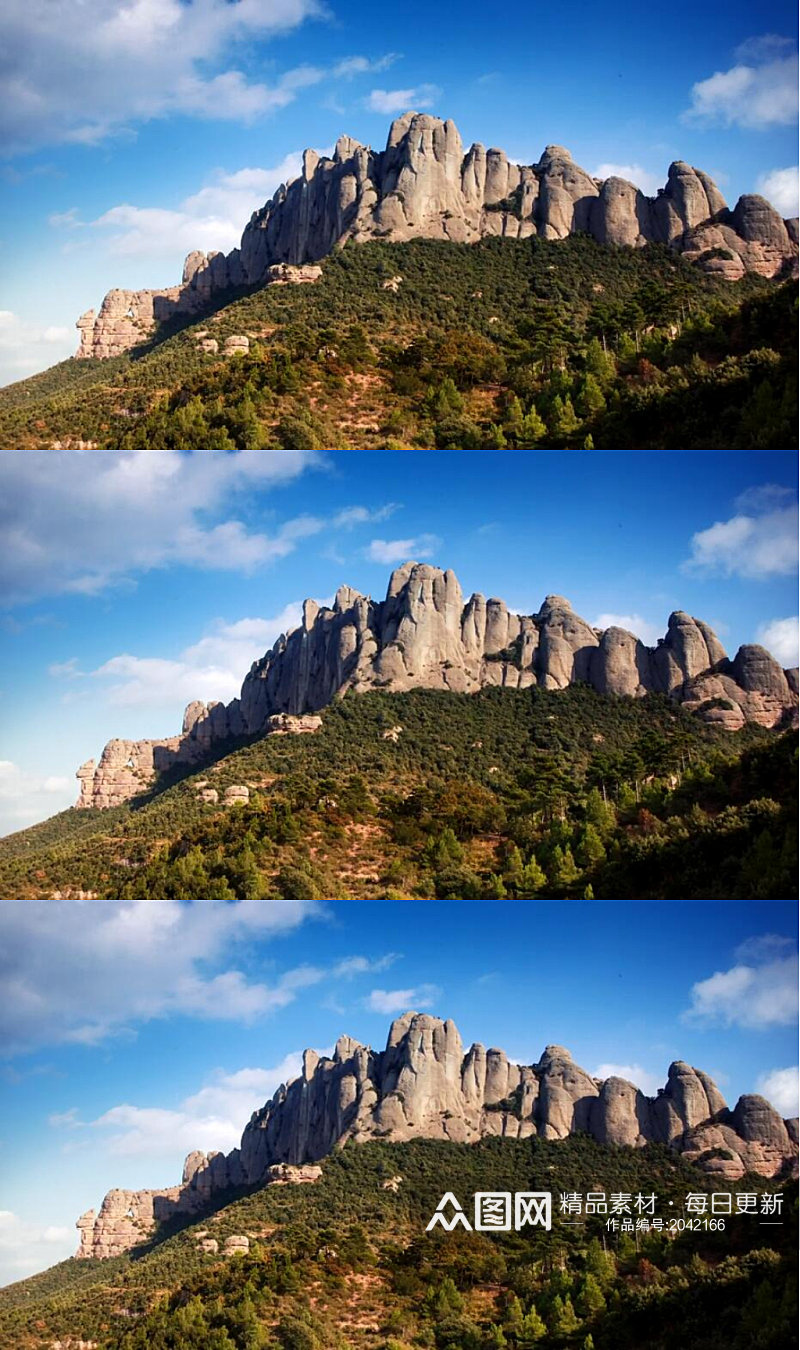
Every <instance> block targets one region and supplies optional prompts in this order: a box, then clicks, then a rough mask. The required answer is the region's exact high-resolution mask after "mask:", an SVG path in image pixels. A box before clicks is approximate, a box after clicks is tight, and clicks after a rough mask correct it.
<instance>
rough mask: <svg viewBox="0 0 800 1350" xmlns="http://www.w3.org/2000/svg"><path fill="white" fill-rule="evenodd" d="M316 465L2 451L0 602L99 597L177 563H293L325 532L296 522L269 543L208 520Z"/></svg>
mask: <svg viewBox="0 0 800 1350" xmlns="http://www.w3.org/2000/svg"><path fill="white" fill-rule="evenodd" d="M320 462H321V461H320V460H319V457H318V456H316V455H314V454H310V453H306V452H293V453H292V454H291V455H287V454H286V453H285V452H283V451H253V452H250V451H242V452H241V453H239V454H231V455H228V454H224V453H218V452H216V451H208V452H206V453H198V454H193V455H184V454H181V453H179V452H177V451H174V452H173V451H159V453H158V454H157V455H154V454H151V453H150V452H148V451H133V452H129V453H119V454H114V455H107V454H104V453H102V452H97V451H77V450H69V451H55V450H50V451H26V452H25V453H24V454H17V453H16V452H14V451H4V452H0V482H1V483H2V493H0V530H2V533H3V535H4V538H5V543H6V546H5V548H4V550H3V553H2V556H1V557H0V594H2V596H3V600H4V602H5V603H6V604H12V603H15V602H19V601H24V600H27V599H31V598H34V597H37V596H41V595H45V594H63V593H64V592H77V593H80V594H97V593H99V592H100V591H103V590H104V589H105V588H107V587H108V586H110V585H112V584H114V583H117V582H119V581H121V580H122V579H124V578H126V577H130V576H132V575H134V574H136V573H140V572H146V571H149V570H152V569H153V568H159V567H164V566H167V565H168V564H171V563H180V564H183V565H188V566H194V567H198V568H203V569H207V568H210V569H221V570H229V571H245V572H246V571H250V570H252V569H253V568H255V567H259V566H264V565H265V564H267V563H269V562H272V561H274V560H275V559H277V558H283V557H286V556H287V555H288V554H290V553H292V552H293V550H294V549H295V548H296V546H297V543H298V542H299V540H301V539H304V538H308V537H309V536H310V535H311V534H315V533H317V532H318V531H319V530H321V529H322V528H323V522H321V521H317V520H316V519H315V518H313V517H309V516H300V517H297V518H296V519H294V520H289V521H286V522H285V523H284V524H283V525H281V526H280V527H278V528H277V529H276V530H275V531H274V532H273V533H272V534H266V533H264V532H263V531H260V530H253V529H250V528H249V527H248V526H246V525H245V524H243V523H242V521H241V520H238V519H236V518H229V519H225V520H223V521H222V522H220V523H218V524H214V525H211V524H209V523H208V516H209V514H210V513H212V512H215V513H216V514H217V515H220V514H221V513H222V512H223V511H225V510H226V509H227V508H228V507H229V504H230V503H231V501H235V500H237V499H238V498H239V497H240V496H241V498H242V500H246V499H247V497H248V496H251V495H252V493H253V492H254V491H259V490H260V491H263V490H264V489H266V488H268V487H270V486H272V485H273V484H279V483H283V482H287V481H290V480H291V479H292V478H295V477H297V476H298V475H299V474H300V473H302V472H303V471H304V470H305V469H307V468H309V467H311V466H315V465H317V464H318V463H320Z"/></svg>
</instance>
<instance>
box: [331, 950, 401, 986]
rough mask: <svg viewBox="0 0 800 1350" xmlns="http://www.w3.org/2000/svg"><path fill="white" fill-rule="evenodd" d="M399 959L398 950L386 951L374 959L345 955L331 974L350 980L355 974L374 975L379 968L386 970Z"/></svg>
mask: <svg viewBox="0 0 800 1350" xmlns="http://www.w3.org/2000/svg"><path fill="white" fill-rule="evenodd" d="M399 959H400V953H399V952H387V953H386V955H385V956H381V957H378V958H377V960H374V961H371V960H370V959H369V957H366V956H346V957H345V958H344V960H343V961H339V962H338V963H337V964H336V965H335V966H334V967H333V971H332V974H333V975H335V976H336V978H337V979H340V980H352V979H354V978H355V976H357V975H375V974H377V972H378V971H380V970H388V968H389V966H393V965H394V963H395V961H399Z"/></svg>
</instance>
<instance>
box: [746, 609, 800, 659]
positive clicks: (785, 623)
mask: <svg viewBox="0 0 800 1350" xmlns="http://www.w3.org/2000/svg"><path fill="white" fill-rule="evenodd" d="M756 637H757V639H758V641H759V642H760V644H761V646H762V647H766V649H767V651H768V652H772V655H773V656H774V657H775V660H776V661H779V662H780V664H781V665H782V666H783V668H784V670H788V669H789V668H790V667H792V666H796V665H797V659H798V651H799V650H800V618H798V616H797V615H795V616H794V618H791V619H770V621H769V623H762V624H761V625H760V627H759V628H758V630H757V632H756Z"/></svg>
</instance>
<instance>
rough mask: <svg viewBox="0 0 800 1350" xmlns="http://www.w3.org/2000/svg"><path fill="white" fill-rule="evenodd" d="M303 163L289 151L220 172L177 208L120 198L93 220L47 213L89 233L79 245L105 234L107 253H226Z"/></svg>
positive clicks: (53, 222)
mask: <svg viewBox="0 0 800 1350" xmlns="http://www.w3.org/2000/svg"><path fill="white" fill-rule="evenodd" d="M301 167H302V154H301V153H300V151H293V152H292V153H291V154H288V155H286V157H285V158H284V159H283V160H282V161H281V163H280V164H278V165H276V166H275V168H271V169H264V168H244V169H237V170H236V171H235V172H234V173H223V172H219V173H217V175H216V176H215V177H214V178H213V180H212V181H211V182H210V183H209V184H207V185H206V186H205V187H202V188H200V189H199V191H198V192H195V193H193V194H192V195H191V196H189V197H186V198H185V199H184V200H183V201H182V202H181V203H180V205H179V206H178V208H177V209H176V210H168V209H166V208H164V207H155V206H134V205H132V204H131V203H129V202H123V203H121V204H120V205H118V206H112V207H110V208H109V209H108V210H107V211H104V212H103V214H102V215H101V216H98V217H97V219H96V220H92V221H89V222H82V221H80V220H78V219H77V218H76V217H75V215H74V214H72V213H67V214H68V215H69V217H70V218H69V219H68V220H65V219H64V217H63V216H61V217H59V216H51V218H50V224H51V225H54V226H57V227H61V228H62V229H63V228H66V229H68V230H75V229H76V228H78V227H81V226H83V227H84V228H88V233H86V234H84V235H83V236H81V238H80V244H79V246H82V247H84V248H87V249H96V248H97V239H96V237H95V232H100V233H102V234H103V236H104V239H105V242H106V246H107V248H108V252H109V253H111V254H115V255H120V256H125V257H163V258H165V259H166V258H172V257H174V256H175V255H176V253H180V254H184V253H188V252H190V251H191V250H192V249H201V250H202V251H203V252H204V253H209V252H211V251H212V250H214V249H219V250H221V251H222V252H225V253H227V252H230V250H231V249H232V248H236V246H237V245H238V243H239V240H240V239H241V236H242V230H243V229H244V227H245V225H246V224H247V222H248V220H249V219H250V217H251V215H252V214H253V212H254V211H256V210H258V209H259V208H260V207H262V206H263V205H264V204H265V203H266V202H267V201H269V199H270V198H271V197H272V196H273V195H274V194H275V192H276V190H277V189H278V187H279V186H280V184H281V183H289V182H290V181H291V180H292V179H293V178H296V177H297V175H298V174H299V172H300V169H301Z"/></svg>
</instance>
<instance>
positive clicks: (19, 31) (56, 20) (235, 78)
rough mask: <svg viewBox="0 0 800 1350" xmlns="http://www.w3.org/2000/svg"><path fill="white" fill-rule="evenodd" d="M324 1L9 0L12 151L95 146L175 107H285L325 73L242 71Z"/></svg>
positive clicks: (5, 137) (7, 117)
mask: <svg viewBox="0 0 800 1350" xmlns="http://www.w3.org/2000/svg"><path fill="white" fill-rule="evenodd" d="M323 12H324V10H323V6H322V5H321V4H320V3H319V2H318V0H238V3H236V4H229V3H227V0H205V2H204V3H203V4H193V5H187V4H182V3H181V0H95V3H94V4H93V6H92V16H91V17H92V21H91V23H88V22H87V21H86V12H85V6H84V4H83V0H59V5H58V7H57V9H56V10H54V9H53V6H52V4H51V3H50V0H8V2H7V3H6V5H5V8H4V13H3V24H4V66H5V80H4V88H5V94H4V97H3V100H2V104H1V105H0V131H1V133H2V141H3V144H4V146H5V149H6V152H7V153H14V152H15V151H18V150H25V149H29V148H31V147H35V146H37V145H41V144H44V143H47V142H65V141H66V142H69V141H72V142H76V143H79V144H89V145H91V144H96V143H97V142H99V141H101V140H103V139H104V138H106V137H107V136H109V135H110V134H112V133H114V132H117V131H119V130H120V129H122V128H125V127H127V126H130V125H133V124H136V123H138V122H142V121H147V120H149V119H151V118H154V117H162V116H165V115H167V114H170V113H173V114H182V115H189V116H195V117H200V118H214V119H225V120H230V119H235V120H239V121H251V120H252V119H253V118H255V117H257V116H261V115H263V114H265V113H269V112H271V111H274V110H275V109H277V108H282V107H285V106H286V105H287V104H288V103H291V102H292V100H293V99H294V98H295V97H296V95H297V92H298V90H299V89H301V88H303V87H306V86H307V85H308V84H309V83H312V82H313V83H316V82H317V81H318V80H320V79H322V78H323V75H324V72H321V71H317V70H315V69H313V68H309V67H304V66H301V67H299V68H297V69H295V70H290V71H287V72H285V73H284V74H283V75H281V76H279V77H278V78H277V79H276V80H275V81H273V82H272V83H270V84H267V83H265V82H263V81H259V80H254V81H252V82H251V81H249V80H248V78H247V76H246V75H245V74H244V73H243V72H242V70H241V69H239V67H238V64H237V61H238V58H239V56H240V55H241V57H242V58H244V59H246V58H247V56H248V55H249V53H250V52H251V51H252V48H253V45H254V43H256V42H259V41H264V40H268V39H270V38H272V37H274V36H276V35H278V34H282V33H287V32H289V31H291V30H292V29H295V28H297V27H298V26H299V25H300V24H302V23H303V21H304V20H306V19H308V18H313V17H317V16H320V15H321V14H323Z"/></svg>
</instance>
